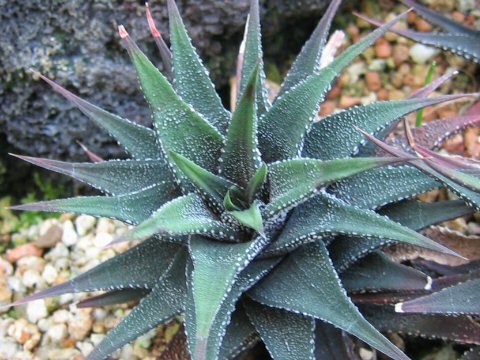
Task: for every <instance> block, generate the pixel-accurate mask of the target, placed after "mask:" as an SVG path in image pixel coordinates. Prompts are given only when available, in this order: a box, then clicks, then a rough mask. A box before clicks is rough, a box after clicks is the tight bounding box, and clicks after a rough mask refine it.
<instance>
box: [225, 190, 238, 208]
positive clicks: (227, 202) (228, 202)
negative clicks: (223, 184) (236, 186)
mask: <svg viewBox="0 0 480 360" xmlns="http://www.w3.org/2000/svg"><path fill="white" fill-rule="evenodd" d="M230 193H231V190H228V191H227V193H226V194H225V197H224V199H223V207H224V208H225V210H227V211H234V210H241V209H240V208H239V207H238V206H237V205H235V203H234V202H233V200H232V195H230Z"/></svg>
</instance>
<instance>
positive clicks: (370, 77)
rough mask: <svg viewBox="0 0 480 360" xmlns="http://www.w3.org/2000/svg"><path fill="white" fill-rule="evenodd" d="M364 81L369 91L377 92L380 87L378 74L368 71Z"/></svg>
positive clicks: (380, 81) (380, 82)
mask: <svg viewBox="0 0 480 360" xmlns="http://www.w3.org/2000/svg"><path fill="white" fill-rule="evenodd" d="M365 80H366V81H367V88H368V90H370V91H378V90H380V88H381V87H382V80H381V79H380V74H379V73H378V72H375V71H368V72H367V73H366V74H365Z"/></svg>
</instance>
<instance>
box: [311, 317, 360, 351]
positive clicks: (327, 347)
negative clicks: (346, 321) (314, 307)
mask: <svg viewBox="0 0 480 360" xmlns="http://www.w3.org/2000/svg"><path fill="white" fill-rule="evenodd" d="M315 359H331V360H346V359H348V360H359V359H360V358H359V357H358V356H357V355H356V352H355V349H354V344H353V342H352V339H351V338H350V337H349V336H348V335H347V334H346V333H345V332H344V331H342V330H340V329H337V328H336V327H335V326H333V325H331V324H329V323H326V322H324V321H321V320H317V323H316V324H315Z"/></svg>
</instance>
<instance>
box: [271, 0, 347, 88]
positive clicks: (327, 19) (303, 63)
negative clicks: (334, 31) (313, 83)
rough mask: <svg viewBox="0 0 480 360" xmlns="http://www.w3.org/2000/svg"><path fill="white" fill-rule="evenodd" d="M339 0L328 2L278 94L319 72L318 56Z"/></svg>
mask: <svg viewBox="0 0 480 360" xmlns="http://www.w3.org/2000/svg"><path fill="white" fill-rule="evenodd" d="M341 2H342V1H341V0H333V1H331V2H330V5H329V6H328V8H327V10H325V13H324V14H323V17H322V19H321V20H320V21H319V23H318V25H317V27H316V28H315V30H314V31H313V33H312V35H310V39H308V41H307V42H306V43H305V45H303V48H302V50H301V52H300V54H298V56H297V58H296V59H295V62H294V63H293V65H292V67H291V68H290V70H289V72H288V74H287V76H285V79H284V80H283V83H282V87H281V88H280V92H279V94H278V96H282V95H283V94H284V93H286V92H288V91H289V90H290V89H291V88H293V87H295V86H296V85H298V84H299V83H300V82H302V81H303V80H305V79H306V78H307V77H309V76H310V75H313V74H315V73H318V72H319V70H320V58H321V56H322V53H323V49H324V47H325V43H326V41H327V37H328V33H329V29H330V25H331V23H332V19H333V16H334V15H335V13H336V12H337V9H338V7H339V5H340V3H341Z"/></svg>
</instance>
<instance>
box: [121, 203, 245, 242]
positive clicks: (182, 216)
mask: <svg viewBox="0 0 480 360" xmlns="http://www.w3.org/2000/svg"><path fill="white" fill-rule="evenodd" d="M156 234H158V235H165V236H167V237H168V236H181V235H205V236H208V237H213V238H218V239H221V240H224V241H225V240H227V241H240V240H241V237H240V233H239V231H238V230H236V229H234V228H232V227H231V226H229V225H227V224H224V223H223V222H221V221H220V220H219V219H217V217H216V216H215V215H214V214H213V213H212V212H211V211H210V210H209V209H208V207H207V206H206V204H205V203H204V201H203V200H202V199H201V198H200V197H199V196H198V195H196V194H189V195H185V196H182V197H178V198H176V199H174V200H172V201H170V202H168V203H166V204H164V205H163V206H162V207H161V208H160V209H158V210H157V211H155V213H154V214H153V215H152V216H151V217H150V218H148V219H147V220H145V221H144V222H142V223H141V224H139V225H138V226H137V227H135V228H133V229H132V230H130V231H129V232H127V233H126V234H125V235H122V236H121V237H120V238H119V239H117V240H116V241H114V243H117V242H121V241H130V240H136V239H144V238H148V237H150V236H153V235H156Z"/></svg>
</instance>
